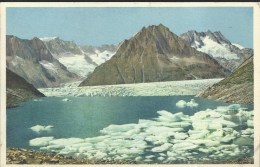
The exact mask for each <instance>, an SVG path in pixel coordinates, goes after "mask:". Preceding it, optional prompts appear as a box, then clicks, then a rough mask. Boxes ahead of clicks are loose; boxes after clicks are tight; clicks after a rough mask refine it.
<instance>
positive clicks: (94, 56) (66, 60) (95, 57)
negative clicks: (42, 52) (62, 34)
mask: <svg viewBox="0 0 260 167" xmlns="http://www.w3.org/2000/svg"><path fill="white" fill-rule="evenodd" d="M40 39H42V41H43V42H44V44H45V45H46V47H47V48H48V50H49V51H50V52H51V53H52V55H53V56H54V57H55V58H56V59H57V60H59V62H60V63H62V64H63V65H64V66H66V67H67V69H68V70H69V71H70V72H73V73H76V74H77V75H79V76H81V77H82V78H85V77H87V76H88V74H90V73H92V72H93V71H94V69H95V68H96V67H97V66H98V65H100V64H102V63H104V62H105V61H107V60H109V59H110V58H111V57H112V56H113V55H114V53H115V52H116V50H117V47H118V46H117V45H102V46H98V47H95V46H89V45H85V46H78V45H77V44H76V43H74V42H73V41H65V40H62V39H60V38H59V37H48V38H40Z"/></svg>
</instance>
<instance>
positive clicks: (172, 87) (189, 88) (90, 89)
mask: <svg viewBox="0 0 260 167" xmlns="http://www.w3.org/2000/svg"><path fill="white" fill-rule="evenodd" d="M221 80H222V78H218V79H202V80H185V81H168V82H152V83H137V84H121V85H103V86H85V87H78V85H79V84H80V82H73V83H66V84H64V85H62V86H61V87H59V88H41V89H38V90H39V91H40V92H42V93H43V94H44V95H46V96H58V97H63V96H76V97H79V96H108V97H109V96H174V95H196V94H198V93H200V92H202V91H203V90H205V89H207V88H208V87H210V86H212V85H213V84H215V83H217V82H219V81H221ZM188 105H196V104H193V101H191V102H190V103H188Z"/></svg>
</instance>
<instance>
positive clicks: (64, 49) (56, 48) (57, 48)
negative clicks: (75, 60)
mask: <svg viewBox="0 0 260 167" xmlns="http://www.w3.org/2000/svg"><path fill="white" fill-rule="evenodd" d="M43 42H44V44H45V45H46V47H47V48H48V50H49V51H50V52H51V53H52V54H53V55H54V56H57V57H58V56H59V55H64V54H66V53H68V54H75V55H77V54H78V55H79V54H82V52H81V50H80V48H79V47H78V46H77V45H76V44H75V43H74V42H73V41H64V40H61V39H60V38H58V37H57V38H55V39H53V40H48V41H43Z"/></svg>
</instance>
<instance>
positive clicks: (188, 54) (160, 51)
mask: <svg viewBox="0 0 260 167" xmlns="http://www.w3.org/2000/svg"><path fill="white" fill-rule="evenodd" d="M228 73H229V71H228V70H226V69H224V68H223V67H222V66H220V65H219V63H218V62H217V61H216V60H214V59H213V58H211V57H210V56H208V55H207V54H205V53H201V52H198V51H197V50H196V49H194V48H192V47H190V46H189V45H188V44H186V43H185V41H183V40H182V39H181V38H180V37H178V36H177V35H175V34H174V33H172V32H171V31H170V30H169V29H168V28H167V27H165V26H163V25H162V24H160V25H158V26H155V25H153V26H148V27H144V28H143V29H142V30H141V31H140V32H138V33H137V34H136V35H135V36H134V37H132V38H131V39H129V40H125V41H124V42H123V43H122V44H121V45H120V47H119V49H118V50H117V52H116V54H115V55H114V56H113V57H112V58H111V59H110V60H108V61H107V62H105V63H103V64H101V65H100V66H98V67H97V68H96V69H95V70H94V72H93V73H92V74H91V75H89V77H88V78H87V79H86V80H84V81H83V82H82V83H81V84H80V86H92V85H113V84H126V83H141V82H158V81H159V82H160V81H173V80H188V79H205V78H222V77H225V76H226V75H227V74H228Z"/></svg>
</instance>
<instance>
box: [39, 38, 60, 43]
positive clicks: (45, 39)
mask: <svg viewBox="0 0 260 167" xmlns="http://www.w3.org/2000/svg"><path fill="white" fill-rule="evenodd" d="M56 38H58V37H43V38H39V39H40V40H42V41H44V42H47V41H51V40H54V39H56Z"/></svg>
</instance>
